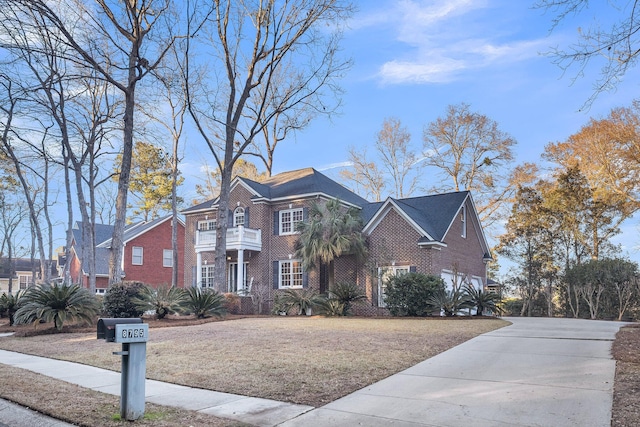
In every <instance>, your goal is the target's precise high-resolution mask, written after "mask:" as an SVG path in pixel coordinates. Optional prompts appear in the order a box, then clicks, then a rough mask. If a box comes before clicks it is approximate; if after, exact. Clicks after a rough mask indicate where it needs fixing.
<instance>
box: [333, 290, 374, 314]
mask: <svg viewBox="0 0 640 427" xmlns="http://www.w3.org/2000/svg"><path fill="white" fill-rule="evenodd" d="M329 299H330V300H336V301H338V302H339V303H340V304H341V305H342V314H341V316H348V315H350V314H351V307H352V305H353V303H358V302H362V301H364V300H366V299H367V295H366V294H365V293H364V291H363V290H362V289H361V288H360V287H359V286H358V285H356V284H355V283H352V282H338V283H336V284H335V285H333V286H332V287H331V289H329Z"/></svg>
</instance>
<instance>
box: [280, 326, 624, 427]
mask: <svg viewBox="0 0 640 427" xmlns="http://www.w3.org/2000/svg"><path fill="white" fill-rule="evenodd" d="M506 320H509V321H511V322H512V323H513V324H512V325H511V326H508V327H505V328H502V329H499V330H497V331H493V332H489V333H487V334H484V335H481V336H479V337H476V338H474V339H472V340H470V341H468V342H466V343H463V344H462V345H459V346H457V347H455V348H453V349H451V350H449V351H446V352H444V353H441V354H440V355H438V356H435V357H433V358H431V359H428V360H426V361H424V362H422V363H420V364H418V365H416V366H414V367H411V368H409V369H407V370H405V371H403V372H400V373H398V374H396V375H392V376H391V377H389V378H387V379H385V380H382V381H380V382H378V383H375V384H373V385H371V386H369V387H365V388H363V389H362V390H359V391H356V392H355V393H352V394H350V395H348V396H345V397H343V398H341V399H338V400H336V401H335V402H332V403H330V404H328V405H325V406H323V407H321V408H318V409H314V410H312V411H309V412H307V413H305V414H303V415H300V416H299V417H297V418H295V419H293V420H290V421H287V422H285V423H283V424H281V425H282V426H286V427H293V426H305V427H309V426H345V427H346V426H354V425H362V426H371V427H376V426H383V425H384V426H388V425H393V426H474V427H478V426H544V427H548V426H554V427H562V426H567V427H569V426H571V427H574V426H581V427H585V426H594V427H603V426H609V425H610V420H611V405H612V394H613V380H614V375H615V361H614V360H612V358H611V354H610V350H611V343H612V342H613V340H614V337H615V334H616V332H617V331H618V329H619V328H620V327H621V326H623V325H624V323H621V322H605V321H591V320H577V319H548V318H507V319H506Z"/></svg>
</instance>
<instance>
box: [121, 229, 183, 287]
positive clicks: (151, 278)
mask: <svg viewBox="0 0 640 427" xmlns="http://www.w3.org/2000/svg"><path fill="white" fill-rule="evenodd" d="M178 227H179V229H178V259H180V258H182V254H181V253H180V252H181V250H182V249H181V248H184V246H185V244H184V243H185V242H184V236H185V233H184V227H183V226H182V225H181V224H178ZM134 246H136V247H142V248H143V262H142V265H133V264H132V250H133V247H134ZM165 249H169V250H170V249H172V248H171V220H166V221H164V222H163V223H162V224H159V225H158V226H156V227H154V228H152V229H151V230H149V231H147V232H146V233H144V234H142V235H140V236H138V237H136V238H134V239H132V240H130V241H129V242H127V244H126V246H125V247H124V272H125V280H127V281H130V280H135V281H140V282H143V283H146V284H148V285H152V286H154V287H158V286H162V285H168V286H170V285H171V272H172V268H171V267H163V262H162V259H163V251H164V250H165ZM181 268H182V266H181V264H180V262H178V286H179V287H183V286H184V279H183V277H184V275H183V274H182V271H181Z"/></svg>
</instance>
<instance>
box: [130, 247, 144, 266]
mask: <svg viewBox="0 0 640 427" xmlns="http://www.w3.org/2000/svg"><path fill="white" fill-rule="evenodd" d="M136 249H140V254H139V255H136ZM137 258H140V262H136V261H135V260H136V259H137ZM131 265H144V248H143V247H142V246H131Z"/></svg>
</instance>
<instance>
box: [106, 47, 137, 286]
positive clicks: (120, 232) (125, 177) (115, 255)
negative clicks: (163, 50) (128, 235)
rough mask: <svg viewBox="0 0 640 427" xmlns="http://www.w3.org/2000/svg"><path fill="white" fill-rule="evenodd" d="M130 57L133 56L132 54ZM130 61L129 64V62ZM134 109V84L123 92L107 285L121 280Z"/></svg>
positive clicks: (131, 69) (131, 71)
mask: <svg viewBox="0 0 640 427" xmlns="http://www.w3.org/2000/svg"><path fill="white" fill-rule="evenodd" d="M131 55H132V56H135V55H134V54H133V53H132V54H131ZM131 61H133V64H132V65H130V69H129V82H132V81H133V80H134V79H135V67H134V66H133V65H135V63H136V62H137V57H136V59H135V60H133V59H132V60H131ZM131 61H130V62H131ZM134 108H135V84H133V85H130V86H129V88H128V90H127V91H126V92H125V110H124V119H123V120H124V135H123V149H122V165H121V168H120V177H119V178H118V195H117V197H116V220H115V223H114V224H113V236H112V237H111V259H110V261H109V284H110V285H112V284H114V283H118V282H120V281H121V280H122V273H123V271H122V263H123V253H124V227H125V223H126V219H127V195H128V192H129V177H130V175H131V156H132V153H133V112H134Z"/></svg>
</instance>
